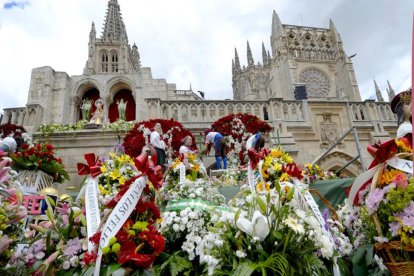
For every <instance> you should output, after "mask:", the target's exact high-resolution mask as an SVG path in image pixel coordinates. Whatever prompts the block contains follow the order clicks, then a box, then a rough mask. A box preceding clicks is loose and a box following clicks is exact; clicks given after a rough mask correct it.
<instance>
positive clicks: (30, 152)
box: [10, 144, 69, 183]
mask: <svg viewBox="0 0 414 276" xmlns="http://www.w3.org/2000/svg"><path fill="white" fill-rule="evenodd" d="M10 157H11V159H12V160H13V164H12V168H13V169H15V170H17V171H22V170H28V171H42V172H44V173H46V174H48V175H50V176H52V177H53V180H54V181H55V182H58V183H63V182H64V181H65V180H69V175H68V173H67V172H66V170H65V167H64V166H63V164H62V160H61V159H60V158H56V157H55V156H54V148H53V146H52V145H51V144H34V145H33V146H29V145H28V144H23V145H22V149H21V151H19V152H17V153H12V154H10Z"/></svg>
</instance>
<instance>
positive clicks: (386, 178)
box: [378, 169, 400, 187]
mask: <svg viewBox="0 0 414 276" xmlns="http://www.w3.org/2000/svg"><path fill="white" fill-rule="evenodd" d="M399 173H400V171H399V170H393V169H392V170H389V171H384V172H383V174H382V176H381V178H380V181H379V183H378V186H379V187H381V186H383V185H388V184H390V183H391V182H392V181H393V180H394V178H395V177H396V176H397V174H399Z"/></svg>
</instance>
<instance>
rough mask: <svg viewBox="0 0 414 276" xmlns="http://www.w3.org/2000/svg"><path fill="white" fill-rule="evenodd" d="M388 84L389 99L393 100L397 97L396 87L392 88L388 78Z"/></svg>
mask: <svg viewBox="0 0 414 276" xmlns="http://www.w3.org/2000/svg"><path fill="white" fill-rule="evenodd" d="M387 84H388V100H389V101H391V100H392V99H393V98H394V97H395V92H394V89H392V87H391V84H390V82H389V81H388V80H387Z"/></svg>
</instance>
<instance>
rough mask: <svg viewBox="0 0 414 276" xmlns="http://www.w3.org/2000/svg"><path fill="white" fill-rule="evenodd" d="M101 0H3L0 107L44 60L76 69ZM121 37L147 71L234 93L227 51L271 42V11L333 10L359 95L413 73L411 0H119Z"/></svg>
mask: <svg viewBox="0 0 414 276" xmlns="http://www.w3.org/2000/svg"><path fill="white" fill-rule="evenodd" d="M107 2H108V1H107V0H87V1H85V0H25V1H21V0H14V1H11V0H0V97H1V100H0V110H1V109H3V108H4V107H17V106H24V105H25V104H26V100H27V94H28V91H29V85H30V74H31V70H32V69H33V68H35V67H41V66H46V65H49V66H51V67H52V68H54V69H55V70H56V71H65V72H67V73H68V74H69V75H79V74H82V72H83V67H84V65H85V62H86V59H87V49H88V47H87V46H88V45H87V44H88V36H89V31H90V26H91V22H92V21H94V22H95V25H96V27H97V32H98V34H99V36H100V33H101V29H102V25H103V20H104V17H105V11H106V8H107ZM118 2H119V4H120V5H121V12H122V15H123V19H124V23H125V25H126V29H127V33H128V39H129V42H130V43H131V44H132V43H133V42H135V43H136V44H137V46H138V49H139V52H140V55H141V63H142V65H143V66H145V67H151V68H152V74H153V77H154V78H165V79H166V80H167V81H168V82H169V83H176V84H177V88H178V89H188V88H189V85H190V83H191V84H192V88H193V90H195V91H196V90H201V91H204V92H205V93H206V97H207V98H209V99H224V98H231V97H232V87H231V60H232V58H233V56H234V48H235V47H236V48H237V50H238V53H239V56H240V61H241V63H242V64H247V61H246V41H247V40H249V42H250V46H251V48H252V51H253V57H254V59H255V62H257V61H261V43H262V42H264V43H265V46H266V48H267V49H270V42H269V41H270V32H271V21H272V11H273V10H275V11H276V12H277V14H278V15H279V17H280V19H281V21H282V23H283V24H292V25H306V26H312V27H322V28H328V26H329V19H330V18H331V19H332V20H333V22H334V24H335V25H336V28H337V30H338V32H339V33H340V35H341V37H342V40H343V42H344V47H345V51H346V53H347V54H348V55H349V56H350V55H353V54H357V55H356V56H355V57H354V58H353V59H352V60H353V62H354V68H355V72H356V77H357V80H358V84H359V88H360V91H361V94H362V97H363V99H367V98H371V97H373V95H374V94H375V90H374V85H373V79H374V78H375V79H376V81H377V83H378V85H379V86H380V88H381V89H382V91H383V93H384V97H385V98H386V96H385V87H386V81H387V80H389V81H390V82H391V85H392V86H393V88H394V90H396V91H399V90H401V89H406V88H408V87H409V86H410V83H411V32H412V29H411V28H412V14H413V8H414V4H413V3H414V2H413V1H409V0H400V1H389V0H366V1H360V0H337V1H327V0H326V1H322V0H296V1H288V0H284V1H283V0H256V1H252V0H227V1H223V0H208V1H205V0H176V1H171V0H163V1H161V0H153V1H136V0H118Z"/></svg>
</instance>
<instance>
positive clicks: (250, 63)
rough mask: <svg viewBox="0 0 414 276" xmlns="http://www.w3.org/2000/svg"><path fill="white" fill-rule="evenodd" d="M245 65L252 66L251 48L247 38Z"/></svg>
mask: <svg viewBox="0 0 414 276" xmlns="http://www.w3.org/2000/svg"><path fill="white" fill-rule="evenodd" d="M247 65H248V66H253V65H254V60H253V56H252V50H250V45H249V41H248V40H247Z"/></svg>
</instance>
